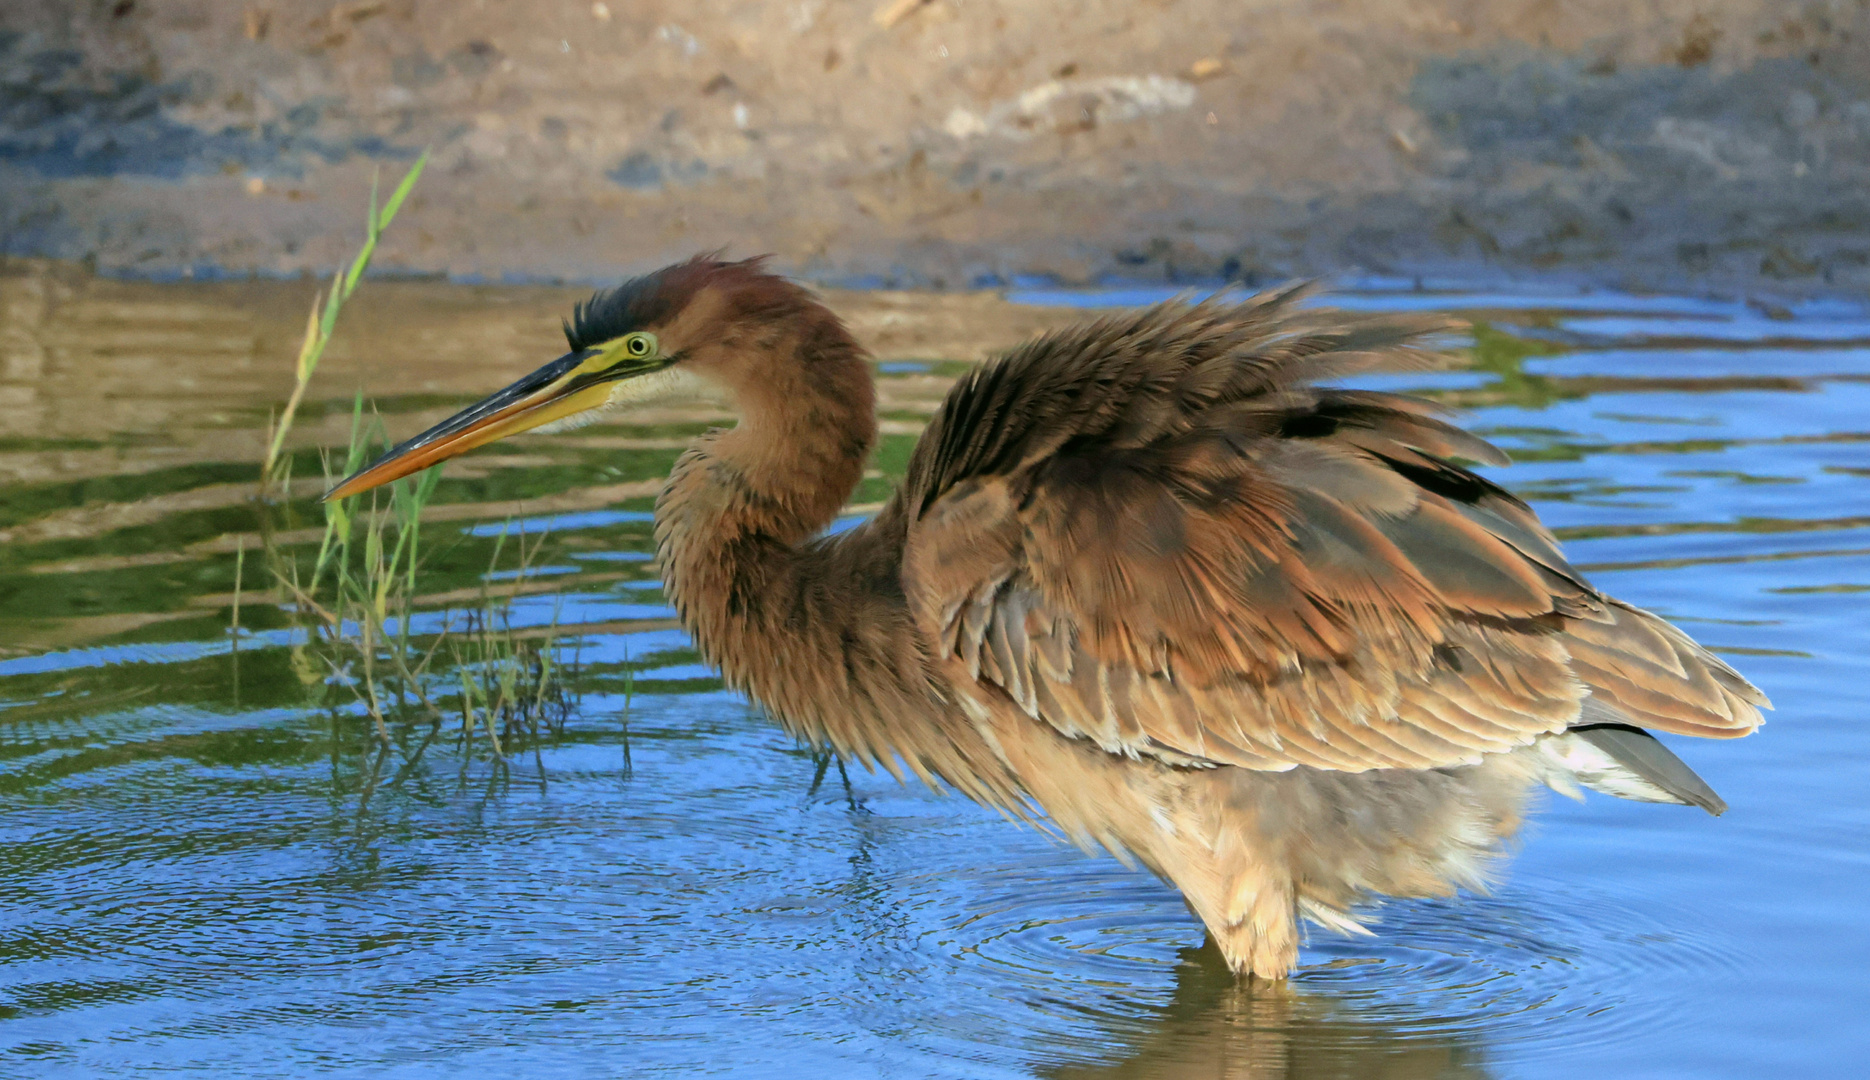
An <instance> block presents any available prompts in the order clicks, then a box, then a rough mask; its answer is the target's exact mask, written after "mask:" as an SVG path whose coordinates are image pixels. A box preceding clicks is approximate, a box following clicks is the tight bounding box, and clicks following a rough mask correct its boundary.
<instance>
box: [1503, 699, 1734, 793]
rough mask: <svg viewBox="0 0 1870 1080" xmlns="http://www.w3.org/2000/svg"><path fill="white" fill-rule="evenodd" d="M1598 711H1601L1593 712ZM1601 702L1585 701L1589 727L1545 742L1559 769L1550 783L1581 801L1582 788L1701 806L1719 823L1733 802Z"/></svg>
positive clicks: (1541, 745)
mask: <svg viewBox="0 0 1870 1080" xmlns="http://www.w3.org/2000/svg"><path fill="white" fill-rule="evenodd" d="M1593 706H1597V707H1596V708H1593ZM1612 717H1620V714H1619V713H1618V712H1617V711H1616V710H1614V709H1611V708H1608V707H1605V706H1603V703H1601V702H1599V701H1597V700H1596V699H1595V698H1587V699H1585V708H1584V713H1583V716H1582V717H1581V719H1583V720H1584V721H1585V723H1583V724H1580V725H1578V726H1577V727H1573V728H1570V729H1568V730H1567V731H1565V732H1564V733H1563V734H1559V735H1553V736H1549V737H1547V738H1545V739H1542V740H1540V747H1541V749H1543V750H1544V751H1545V753H1546V756H1547V757H1548V758H1549V759H1551V761H1552V763H1553V764H1554V765H1555V766H1557V768H1556V769H1554V770H1553V773H1554V775H1549V776H1548V778H1547V782H1548V783H1550V784H1551V785H1552V787H1554V788H1556V789H1557V790H1559V791H1561V792H1564V793H1565V794H1568V795H1573V796H1577V794H1578V793H1577V790H1576V785H1579V784H1582V785H1583V786H1585V787H1587V788H1590V789H1591V790H1592V791H1601V792H1603V793H1604V794H1606V795H1615V796H1616V797H1617V798H1619V799H1632V800H1635V801H1637V802H1657V803H1675V804H1677V805H1680V806H1699V807H1701V808H1702V809H1703V810H1706V811H1707V812H1708V813H1710V814H1713V815H1715V816H1716V817H1719V816H1720V815H1721V814H1722V813H1723V812H1725V811H1726V810H1727V802H1726V800H1724V799H1722V798H1721V797H1720V796H1719V795H1717V794H1715V793H1714V789H1713V788H1711V787H1709V786H1708V782H1707V781H1706V780H1703V779H1702V778H1701V777H1699V776H1697V775H1695V770H1693V769H1691V768H1689V767H1688V765H1687V763H1686V762H1684V761H1683V760H1682V759H1681V758H1679V757H1676V756H1675V753H1674V752H1673V751H1671V750H1670V749H1669V748H1668V747H1666V746H1664V745H1662V743H1660V742H1659V741H1657V739H1656V737H1655V736H1654V735H1651V734H1650V733H1649V732H1647V731H1644V730H1643V729H1642V728H1639V727H1637V726H1635V725H1634V724H1628V723H1623V722H1621V719H1611V718H1612Z"/></svg>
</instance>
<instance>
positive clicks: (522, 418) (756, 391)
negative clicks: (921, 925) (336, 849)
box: [326, 257, 1767, 979]
mask: <svg viewBox="0 0 1870 1080" xmlns="http://www.w3.org/2000/svg"><path fill="white" fill-rule="evenodd" d="M1300 297H1301V293H1300V292H1299V291H1298V290H1296V289H1291V288H1287V289H1280V290H1275V291H1272V292H1267V293H1262V294H1261V295H1258V296H1255V297H1252V298H1250V299H1244V300H1243V299H1237V298H1236V299H1214V300H1209V301H1207V302H1204V303H1199V304H1190V303H1184V302H1170V303H1165V304H1158V305H1156V306H1154V307H1149V308H1145V309H1142V310H1140V311H1135V312H1131V313H1128V314H1123V315H1114V316H1109V317H1106V318H1101V319H1097V320H1095V321H1090V322H1085V323H1083V324H1081V325H1078V326H1074V327H1071V328H1069V329H1065V330H1060V331H1056V332H1053V333H1050V334H1046V335H1044V336H1042V337H1040V338H1038V339H1036V340H1033V341H1031V342H1028V343H1027V344H1025V345H1022V346H1020V347H1019V348H1016V349H1014V350H1013V351H1011V352H1009V353H1007V354H1005V355H1003V356H1001V357H1000V358H998V359H996V360H993V361H990V362H988V363H986V364H984V365H982V366H981V367H979V368H977V369H975V370H974V371H973V372H971V373H970V374H968V375H967V376H966V377H964V378H962V379H961V380H960V381H959V382H958V383H957V384H956V385H955V387H954V388H953V390H952V391H950V392H949V394H948V396H947V398H946V400H945V401H944V402H943V403H942V406H941V408H940V410H939V411H938V412H937V413H936V414H935V417H934V419H933V420H932V421H931V422H930V423H929V425H928V428H927V430H926V431H925V432H924V433H923V435H922V437H921V440H920V441H919V442H918V443H917V444H916V447H915V451H914V454H913V456H912V457H911V459H910V463H909V467H908V474H907V478H906V479H905V480H904V482H903V484H902V486H901V487H900V488H899V489H898V490H897V491H896V493H895V495H894V496H893V497H892V498H891V499H890V501H889V503H888V504H887V505H886V506H885V507H884V508H883V509H882V510H881V511H879V512H878V513H877V514H876V516H875V517H873V518H871V519H870V520H868V521H866V522H864V523H863V524H861V525H859V526H857V527H856V528H853V529H850V530H848V531H845V532H842V533H839V534H837V535H834V536H826V535H824V533H825V529H826V527H827V526H828V525H829V524H830V523H831V521H832V520H833V518H834V516H835V515H836V514H837V513H838V510H839V508H840V507H841V506H842V505H843V504H844V501H845V499H846V498H847V497H848V496H849V495H850V493H851V492H852V490H853V489H854V488H855V487H856V485H857V483H858V481H859V479H860V478H861V477H862V475H863V470H864V465H865V461H866V458H867V457H868V455H869V454H870V451H871V449H872V447H873V446H874V444H875V442H876V435H877V421H876V415H875V398H874V389H873V383H872V378H871V365H870V362H869V358H868V354H867V353H866V352H865V350H864V348H863V346H862V345H860V344H859V343H858V342H857V341H855V340H854V339H853V338H852V337H851V335H850V334H849V332H848V331H846V329H845V328H844V325H843V324H842V323H841V322H840V321H839V320H838V318H837V316H835V315H833V314H832V313H831V312H830V311H829V310H827V309H826V308H825V307H824V306H823V305H822V304H821V303H819V302H818V300H817V299H815V298H814V297H813V295H812V294H811V293H809V292H808V291H806V290H805V289H804V288H802V287H800V286H798V285H796V284H793V283H792V282H789V281H787V280H785V279H784V278H781V277H779V276H776V275H774V274H772V273H769V272H767V271H766V270H765V269H763V267H762V264H761V262H760V260H757V259H756V260H748V261H744V262H725V261H720V260H717V259H714V258H709V257H701V258H697V259H694V260H691V261H689V262H685V263H681V264H678V265H675V266H671V267H668V268H666V269H664V270H661V271H658V272H656V273H653V274H649V275H647V276H644V277H641V278H638V279H636V280H634V281H630V282H628V283H626V284H624V285H622V286H621V287H619V288H617V289H615V290H613V291H609V292H601V293H599V294H597V295H596V296H594V297H592V298H591V300H590V301H589V302H587V303H584V304H581V305H579V306H578V307H577V308H576V310H575V313H574V314H573V316H572V319H571V321H570V322H569V323H568V324H567V325H566V337H567V339H568V342H569V345H570V351H569V352H567V353H566V354H565V355H564V356H562V357H560V358H559V359H557V360H554V361H552V362H551V363H549V364H547V365H545V366H544V367H542V368H540V369H539V370H537V371H535V372H533V373H532V374H530V375H527V376H525V377H524V378H522V379H520V380H519V381H518V382H516V383H514V384H513V385H511V386H509V387H507V388H506V389H504V390H501V391H499V392H498V393H496V394H494V395H493V396H492V397H489V398H487V399H486V400H485V401H482V402H481V403H479V404H478V405H475V406H473V407H471V408H469V409H466V410H464V411H462V412H460V413H458V414H456V415H455V416H452V417H450V418H449V419H447V420H445V421H443V422H442V423H440V424H437V425H436V426H435V427H433V428H430V429H429V430H428V431H425V432H423V433H421V434H420V435H417V436H415V437H414V438H412V439H410V440H408V441H407V442H404V443H402V444H401V445H399V446H396V447H395V448H393V449H391V450H390V451H389V452H388V453H386V454H385V455H384V456H383V457H382V458H381V459H379V460H377V461H376V462H374V463H373V464H371V465H370V466H369V467H367V468H365V469H363V470H362V471H360V472H358V473H357V474H356V475H354V476H351V477H350V478H348V479H346V480H345V481H344V482H343V483H341V484H339V485H338V486H337V487H336V488H334V489H332V491H331V492H330V493H329V494H328V495H327V496H326V498H328V499H329V498H341V497H344V496H349V495H353V494H356V493H358V492H361V491H365V490H368V489H370V488H372V487H375V486H377V485H379V484H383V483H386V482H388V481H391V480H394V479H396V478H398V477H401V476H405V475H408V474H410V473H413V472H415V471H417V470H419V469H422V468H425V467H427V466H429V465H433V464H435V463H436V462H439V461H442V460H444V459H446V458H450V457H453V456H455V455H457V454H460V453H463V452H465V451H467V450H470V449H472V448H474V447H477V446H482V445H485V444H487V443H490V442H493V441H495V440H497V439H502V438H505V437H506V436H509V435H514V434H517V433H519V432H522V431H529V430H541V431H549V430H561V429H564V428H569V427H575V426H578V425H579V424H581V423H584V422H588V421H589V420H591V419H594V418H596V417H598V416H600V415H601V414H603V413H605V412H607V411H609V410H613V409H617V408H620V407H625V406H628V405H630V404H633V403H637V402H643V401H647V400H651V399H654V398H657V397H661V396H665V395H668V394H671V393H674V392H679V391H684V390H689V389H693V388H696V387H700V386H707V385H711V386H713V387H714V388H716V389H718V390H720V391H724V392H725V394H726V395H727V397H728V398H729V399H730V400H731V402H732V403H733V406H734V409H735V411H736V412H737V414H738V418H739V419H738V423H737V424H736V425H735V426H734V427H733V428H732V429H728V430H716V431H710V432H709V433H707V434H705V435H702V436H700V437H698V438H696V439H695V441H694V443H693V444H692V445H691V446H690V447H689V448H688V450H687V452H685V453H684V454H683V455H682V456H681V458H680V460H679V461H677V462H676V465H675V468H674V470H673V471H672V473H671V474H670V476H669V479H668V483H667V485H666V487H664V489H663V491H662V494H661V496H660V498H659V499H658V500H657V503H656V544H657V549H658V551H659V553H660V559H661V566H662V575H663V580H664V582H665V584H666V587H667V591H668V595H669V597H670V598H671V600H672V602H673V603H674V606H675V608H676V610H677V611H678V612H679V613H680V615H681V620H682V623H683V625H684V626H686V627H687V629H688V631H689V633H690V634H691V635H692V636H693V638H694V641H695V644H696V646H697V647H698V648H699V649H700V650H701V652H702V654H703V655H704V656H705V657H706V658H707V660H708V662H709V663H711V664H713V665H715V666H717V667H719V668H720V670H721V672H722V675H723V676H724V677H725V679H726V681H727V682H728V684H729V685H731V686H733V687H736V688H738V689H740V690H742V691H744V692H746V693H747V694H749V695H751V696H752V697H753V699H754V700H756V701H758V702H759V703H760V704H761V705H763V706H764V707H765V708H766V710H767V711H768V712H769V713H770V714H771V715H772V716H773V717H774V718H775V719H776V720H777V721H778V722H779V723H781V724H782V725H784V726H785V727H786V729H787V730H789V731H790V732H792V733H793V734H794V735H796V736H798V737H800V738H801V739H805V740H808V741H810V742H811V743H813V744H815V745H818V746H821V747H830V748H832V749H834V750H835V751H836V752H837V753H838V754H840V755H842V756H844V757H848V758H853V759H856V760H858V761H862V762H865V763H867V764H870V765H872V766H880V767H882V768H884V769H887V770H889V771H890V772H892V773H894V774H896V775H897V776H898V777H899V778H901V777H903V776H904V775H905V770H906V771H907V772H908V773H913V774H914V775H916V776H918V777H920V778H921V779H923V780H924V781H927V782H929V783H930V784H935V783H936V782H937V779H939V780H940V781H945V782H946V783H947V784H948V785H950V786H952V787H953V788H955V789H956V790H958V791H960V792H962V793H963V794H965V795H967V796H968V797H970V798H972V799H975V800H977V801H979V802H981V803H984V804H987V805H989V806H992V807H995V808H997V809H999V810H1001V811H1004V812H1005V813H1007V814H1008V815H1010V816H1013V817H1015V818H1026V819H1036V818H1039V817H1041V816H1043V818H1045V819H1047V820H1049V821H1050V822H1051V824H1052V825H1053V826H1054V827H1056V828H1057V829H1059V830H1061V831H1063V832H1064V833H1065V834H1066V835H1068V836H1070V837H1071V838H1073V839H1074V840H1075V841H1077V842H1078V843H1079V844H1081V845H1083V846H1085V847H1087V848H1091V847H1095V846H1102V847H1104V848H1108V849H1109V850H1110V851H1112V852H1113V853H1116V854H1118V855H1119V856H1120V857H1124V858H1131V857H1133V858H1135V859H1136V860H1140V861H1141V862H1142V863H1143V864H1145V865H1146V866H1148V867H1149V868H1150V869H1151V870H1154V871H1155V872H1156V873H1157V874H1159V875H1161V876H1162V877H1164V878H1166V879H1167V880H1168V881H1170V882H1172V883H1173V884H1174V885H1175V886H1176V887H1177V888H1179V889H1180V890H1181V892H1182V895H1183V896H1184V897H1185V898H1186V900H1187V902H1188V904H1189V906H1190V908H1191V909H1193V911H1194V912H1195V914H1196V915H1198V916H1199V917H1200V918H1201V920H1202V922H1204V923H1205V924H1206V925H1207V929H1208V932H1209V934H1210V935H1211V936H1212V938H1213V940H1214V942H1215V943H1216V944H1217V945H1218V946H1219V948H1220V950H1221V952H1222V953H1223V954H1224V955H1225V956H1226V958H1227V961H1228V963H1229V964H1230V965H1231V966H1232V967H1233V969H1234V970H1235V971H1237V972H1239V973H1242V974H1249V973H1250V974H1252V975H1255V976H1260V977H1264V978H1274V979H1277V978H1282V977H1284V976H1285V975H1287V974H1288V973H1289V972H1290V971H1291V970H1292V968H1293V966H1294V964H1295V963H1296V962H1297V956H1298V941H1299V939H1298V922H1299V920H1300V919H1310V920H1312V921H1315V922H1318V923H1321V924H1323V925H1325V926H1327V927H1332V928H1335V929H1338V930H1342V931H1348V932H1365V931H1363V928H1362V927H1361V925H1360V924H1359V923H1358V921H1357V916H1356V915H1355V914H1354V906H1355V905H1356V904H1357V903H1358V902H1359V901H1360V900H1363V899H1367V898H1371V897H1373V896H1376V895H1389V896H1431V895H1447V894H1449V893H1451V892H1453V891H1454V890H1455V889H1456V888H1457V887H1461V886H1467V887H1476V886H1479V885H1481V884H1482V883H1483V882H1482V879H1483V873H1484V869H1485V866H1486V863H1487V862H1488V860H1489V859H1490V858H1491V857H1492V856H1493V855H1494V854H1495V852H1496V851H1497V849H1498V847H1499V845H1500V842H1501V840H1502V839H1503V838H1504V837H1506V836H1508V835H1509V834H1510V833H1512V832H1513V831H1514V829H1515V828H1516V827H1517V826H1518V824H1519V821H1520V818H1521V815H1522V812H1523V808H1524V805H1525V803H1526V800H1527V798H1528V796H1529V795H1530V793H1531V792H1532V790H1533V789H1534V788H1536V787H1537V786H1539V785H1549V786H1552V787H1554V788H1557V789H1559V790H1561V791H1565V792H1568V793H1571V794H1576V793H1577V791H1578V786H1579V785H1582V786H1584V787H1589V788H1593V789H1596V790H1599V791H1603V792H1608V793H1610V794H1612V795H1617V796H1621V797H1623V798H1628V799H1639V800H1645V801H1650V802H1670V803H1682V804H1692V805H1697V806H1700V807H1702V808H1704V809H1706V810H1708V811H1709V812H1711V813H1716V814H1718V813H1720V812H1721V811H1722V810H1723V809H1725V804H1723V803H1722V802H1721V800H1720V798H1719V797H1718V796H1717V795H1715V794H1714V792H1713V791H1712V790H1710V789H1709V788H1708V786H1707V785H1706V784H1705V783H1703V782H1702V780H1701V779H1700V778H1699V777H1698V776H1696V775H1695V774H1694V773H1693V772H1692V771H1690V770H1689V768H1688V767H1687V766H1686V765H1684V764H1683V763H1682V762H1681V760H1680V759H1678V758H1677V757H1676V756H1675V755H1674V754H1672V753H1670V752H1669V751H1668V750H1667V749H1666V748H1664V747H1663V746H1662V744H1661V743H1659V742H1657V741H1656V740H1655V739H1654V738H1653V737H1652V736H1650V735H1649V734H1648V733H1647V732H1646V731H1645V730H1644V729H1646V728H1653V729H1658V730H1661V731H1667V732H1673V733H1675V734H1679V735H1703V736H1711V737H1730V736H1737V735H1744V734H1746V733H1748V732H1750V731H1752V730H1753V729H1754V728H1755V727H1757V726H1758V725H1759V723H1760V713H1759V707H1761V706H1765V705H1767V701H1766V698H1765V697H1764V696H1763V695H1762V694H1761V693H1760V692H1759V691H1758V690H1756V689H1755V688H1754V687H1753V686H1752V685H1750V684H1749V683H1748V682H1747V681H1746V680H1745V679H1743V678H1741V677H1740V676H1739V675H1738V674H1736V673H1735V672H1734V671H1733V670H1732V669H1731V668H1729V667H1728V666H1727V665H1726V664H1724V663H1722V662H1721V661H1720V660H1718V659H1716V658H1715V657H1714V656H1712V655H1710V654H1709V653H1708V652H1707V650H1705V649H1703V648H1702V647H1701V646H1699V645H1697V644H1696V643H1695V642H1694V641H1692V640H1690V639H1689V638H1688V636H1687V635H1685V634H1683V633H1682V632H1681V631H1680V630H1677V629H1676V628H1675V627H1673V626H1671V625H1669V624H1668V623H1666V622H1664V621H1663V620H1662V619H1660V618H1658V617H1656V616H1654V615H1651V614H1649V613H1648V612H1645V611H1641V610H1639V609H1637V608H1634V607H1631V606H1630V605H1628V604H1624V603H1621V602H1619V601H1617V600H1614V599H1612V598H1610V597H1608V596H1605V595H1604V594H1603V593H1600V592H1598V591H1597V589H1595V588H1593V587H1592V586H1591V584H1590V583H1589V582H1588V581H1586V580H1585V578H1584V576H1583V575H1582V574H1580V573H1579V572H1578V571H1577V570H1576V569H1575V568H1573V567H1572V566H1571V565H1570V564H1569V563H1567V562H1566V561H1565V557H1564V555H1563V554H1561V553H1560V551H1559V549H1558V545H1557V544H1556V542H1555V541H1554V540H1553V537H1552V534H1551V533H1550V532H1548V531H1547V530H1546V529H1545V528H1544V527H1543V526H1542V525H1541V524H1540V523H1539V521H1538V519H1537V518H1536V517H1535V516H1534V514H1533V512H1532V511H1531V510H1530V509H1529V508H1528V507H1527V506H1526V504H1525V503H1523V502H1521V501H1520V500H1518V499H1516V498H1514V497H1513V496H1512V495H1510V494H1508V493H1507V492H1506V491H1505V490H1503V489H1502V488H1500V487H1498V486H1497V485H1495V484H1494V483H1492V482H1491V481H1489V480H1486V479H1484V478H1482V477H1480V476H1478V475H1476V474H1475V473H1473V472H1470V471H1469V470H1468V469H1466V468H1464V467H1462V466H1461V465H1459V464H1456V463H1455V462H1456V460H1457V459H1465V460H1469V461H1477V462H1487V463H1495V464H1499V463H1504V462H1505V460H1506V458H1505V455H1503V454H1502V453H1501V452H1500V451H1499V450H1497V449H1495V448H1494V447H1493V446H1491V445H1489V444H1488V443H1486V442H1484V441H1482V440H1481V439H1479V438H1477V437H1475V436H1472V435H1469V434H1467V433H1465V432H1463V431H1461V430H1459V429H1458V428H1455V427H1453V426H1451V425H1449V424H1448V423H1446V422H1444V421H1442V420H1440V419H1438V418H1437V417H1436V415H1435V412H1436V410H1435V409H1434V407H1433V406H1431V405H1429V404H1426V403H1424V402H1421V401H1418V400H1414V399H1411V398H1407V397H1402V396H1398V395H1395V394H1386V393H1376V392H1371V391H1359V390H1349V389H1332V388H1328V387H1326V386H1321V385H1319V384H1320V382H1324V381H1328V380H1333V379H1339V378H1341V377H1343V376H1347V375H1354V374H1357V373H1361V372H1367V371H1372V370H1378V369H1397V368H1421V367H1426V366H1431V365H1434V364H1436V363H1437V362H1438V360H1439V356H1438V354H1437V353H1436V351H1435V347H1436V341H1437V337H1438V335H1440V334H1442V333H1444V332H1446V331H1449V330H1451V329H1454V328H1455V327H1456V326H1457V325H1458V324H1453V323H1450V322H1448V321H1445V320H1442V319H1435V318H1424V317H1418V316H1405V317H1397V316H1387V315H1386V316H1362V315H1351V314H1345V313H1342V312H1331V311H1325V310H1316V309H1308V308H1303V307H1301V306H1299V305H1298V303H1297V301H1298V300H1299V299H1300Z"/></svg>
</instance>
